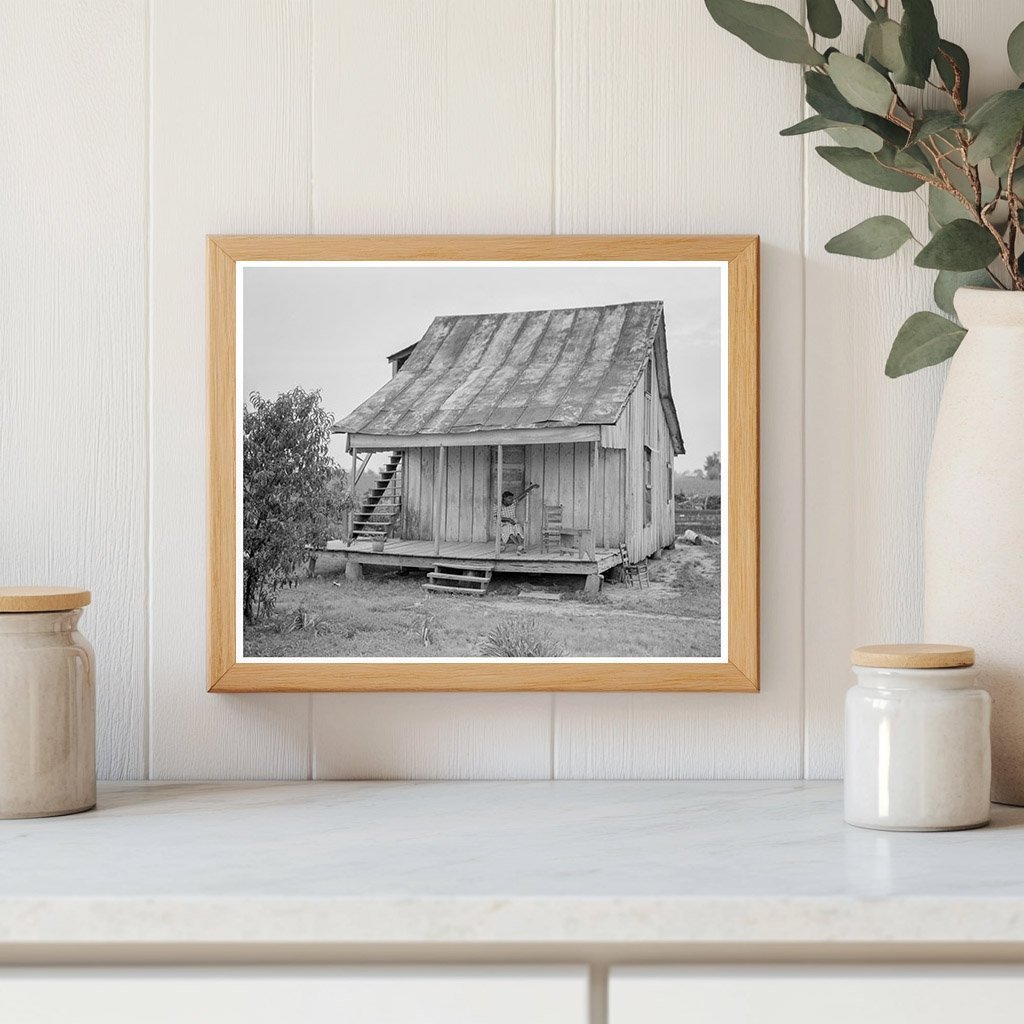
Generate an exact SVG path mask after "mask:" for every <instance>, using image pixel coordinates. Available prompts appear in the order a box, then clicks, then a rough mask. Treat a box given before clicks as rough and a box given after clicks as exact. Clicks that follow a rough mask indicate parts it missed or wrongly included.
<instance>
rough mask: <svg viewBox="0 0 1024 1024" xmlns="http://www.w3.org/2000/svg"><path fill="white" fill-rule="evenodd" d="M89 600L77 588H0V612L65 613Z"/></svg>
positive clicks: (89, 597) (84, 592) (90, 595)
mask: <svg viewBox="0 0 1024 1024" xmlns="http://www.w3.org/2000/svg"><path fill="white" fill-rule="evenodd" d="M91 600H92V594H90V593H89V591H88V590H79V589H78V588H77V587H0V612H67V611H70V610H71V609H72V608H84V607H85V606H86V605H87V604H88V603H89V602H90V601H91Z"/></svg>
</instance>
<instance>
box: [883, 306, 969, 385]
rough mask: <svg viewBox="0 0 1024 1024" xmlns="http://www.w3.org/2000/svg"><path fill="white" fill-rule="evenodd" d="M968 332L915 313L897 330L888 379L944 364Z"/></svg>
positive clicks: (887, 366)
mask: <svg viewBox="0 0 1024 1024" xmlns="http://www.w3.org/2000/svg"><path fill="white" fill-rule="evenodd" d="M966 333H967V332H966V331H965V330H964V329H963V328H962V327H958V326H957V325H956V324H955V323H953V322H952V321H951V320H947V319H946V318H945V317H944V316H939V314H938V313H929V312H921V313H914V315H913V316H911V317H909V318H908V319H907V321H906V323H904V325H903V326H902V327H901V328H900V330H899V334H897V335H896V340H895V341H894V342H893V345H892V350H891V351H890V352H889V358H888V360H887V361H886V364H885V375H886V376H887V377H902V376H903V375H904V374H907V373H913V372H914V371H915V370H922V369H924V368H925V367H926V366H935V365H937V364H938V363H943V362H945V361H946V360H947V359H949V357H950V356H952V355H953V353H954V352H956V350H957V349H958V348H959V347H960V342H961V341H963V338H964V335H965V334H966Z"/></svg>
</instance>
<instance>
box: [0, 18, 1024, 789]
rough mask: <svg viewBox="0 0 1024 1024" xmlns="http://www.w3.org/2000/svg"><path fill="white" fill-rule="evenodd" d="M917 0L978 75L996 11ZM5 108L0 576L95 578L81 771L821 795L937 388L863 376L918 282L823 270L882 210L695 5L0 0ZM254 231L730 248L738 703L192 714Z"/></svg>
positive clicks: (538, 697)
mask: <svg viewBox="0 0 1024 1024" xmlns="http://www.w3.org/2000/svg"><path fill="white" fill-rule="evenodd" d="M938 6H939V9H940V16H941V17H942V20H943V26H944V29H945V32H946V33H947V35H951V36H952V37H953V38H955V39H959V40H962V41H964V42H966V43H967V46H968V49H969V51H971V52H972V53H973V54H974V55H975V81H976V83H977V86H978V87H979V88H981V89H987V88H992V87H995V86H996V85H1002V84H1009V81H1008V77H1007V76H1008V71H1007V69H1005V68H1004V62H1003V61H1002V60H1001V58H1000V56H999V53H998V51H999V50H1000V49H1001V45H1002V43H1001V41H1002V40H1004V39H1005V38H1006V35H1007V34H1008V32H1009V29H1010V28H1012V26H1013V25H1014V24H1015V23H1016V21H1018V20H1019V19H1020V17H1021V13H1020V10H1019V0H991V2H990V3H988V4H986V17H985V19H984V23H982V19H980V18H977V17H975V16H973V15H972V8H973V7H974V5H972V4H966V3H963V2H960V0H939V4H938ZM786 7H787V9H789V10H790V11H791V12H793V13H796V12H797V11H798V9H799V3H798V0H786ZM857 17H859V16H858V15H856V14H855V13H852V14H851V18H857ZM991 40H997V41H999V45H998V46H996V44H994V43H992V42H991ZM986 50H987V51H988V52H991V53H993V54H994V56H993V58H992V60H991V63H990V66H986V65H985V64H984V63H983V62H982V61H981V60H980V54H982V53H983V52H986ZM0 90H2V92H3V95H4V97H5V102H4V103H3V104H0V139H2V142H3V145H2V146H0V184H2V187H3V193H2V195H3V198H2V200H0V238H2V239H3V245H4V247H5V250H6V251H5V256H4V259H3V261H2V262H0V282H2V301H0V346H2V348H0V355H2V363H0V399H2V401H0V480H3V482H4V495H3V501H2V503H0V579H2V580H5V581H7V580H11V581H14V580H18V581H31V580H50V581H67V582H75V583H83V584H85V585H88V586H90V587H92V588H93V590H94V591H95V604H94V606H93V607H92V608H91V609H90V611H89V612H88V616H87V618H86V620H85V628H86V630H87V632H88V633H89V635H90V636H91V637H92V638H93V640H94V642H95V645H96V647H97V651H98V655H99V661H100V760H101V772H102V774H103V775H104V776H107V777H113V778H139V777H145V776H147V775H148V776H151V777H154V778H204V777H206V778H237V777H257V778H260V777H275V778H277V777H279V778H304V777H306V776H307V775H308V774H310V773H314V774H315V775H317V776H318V777H324V778H337V777H357V778H359V777H369V778H375V777H403V776H412V777H421V778H430V777H443V778H484V777H521V778H548V777H552V776H554V777H577V778H580V777H585V778H594V777H627V778H637V777H656V778H660V777H669V776H684V777H686V776H692V777H730V776H732V777H762V778H766V777H796V776H799V775H801V774H802V773H804V772H805V771H806V772H807V773H808V774H809V775H811V776H812V777H829V776H834V775H836V774H838V773H839V771H840V770H841V760H840V746H841V744H840V736H841V722H840V714H841V711H840V706H841V697H842V693H843V690H844V689H845V687H846V685H847V673H846V667H845V661H846V649H847V648H848V647H849V646H850V645H851V644H852V643H853V642H855V641H857V640H861V639H867V638H879V639H893V638H897V637H905V638H913V637H914V636H916V633H917V630H918V628H919V618H920V615H919V608H920V581H919V577H920V559H919V536H920V528H919V520H920V498H921V490H922V481H923V473H924V465H925V459H926V456H927V450H928V444H929V440H930V433H931V426H932V421H933V417H934V412H935V407H936V403H937V400H938V396H939V393H940V389H941V380H942V371H932V372H929V373H926V374H922V375H918V376H917V377H915V378H913V379H911V380H907V381H902V382H898V383H892V382H889V381H886V380H885V379H884V377H883V376H882V374H881V368H882V365H883V363H884V358H885V352H886V349H887V345H888V341H889V339H890V338H891V336H892V334H893V332H894V330H895V328H896V326H897V325H898V323H899V322H901V320H902V318H903V317H904V316H905V315H906V314H907V313H908V312H910V311H911V310H912V309H914V308H916V304H918V303H919V302H920V301H921V299H922V296H924V295H925V294H926V284H925V282H924V281H923V280H922V277H921V275H919V274H915V273H911V272H910V269H909V267H908V264H907V262H906V261H904V262H903V263H897V264H887V265H870V266H869V265H864V264H857V263H855V262H853V261H848V260H842V259H837V258H832V257H826V256H825V255H824V254H823V253H821V244H822V242H823V241H824V240H825V239H827V238H828V237H829V236H830V235H831V234H833V233H835V231H837V230H840V229H842V228H844V227H847V226H849V225H850V224H852V223H855V222H856V221H857V220H858V219H860V218H861V217H863V216H866V215H868V214H870V213H872V212H878V211H879V210H880V209H881V208H882V207H883V206H884V207H885V208H886V209H889V208H891V207H893V205H894V204H893V202H885V203H881V202H880V201H879V199H878V198H877V196H875V195H874V194H873V193H871V192H869V191H868V190H862V189H860V188H859V187H858V186H856V185H855V184H852V183H850V182H848V181H846V180H843V179H840V178H839V176H838V175H837V174H836V173H834V172H833V171H831V169H830V168H828V167H826V166H824V165H822V164H821V162H820V161H817V160H816V159H807V158H806V150H805V147H804V145H803V144H802V143H801V142H799V141H794V140H784V139H780V138H779V137H778V136H777V134H776V133H777V131H778V129H779V128H780V127H782V126H783V125H785V124H789V123H791V122H793V121H796V120H798V119H799V118H800V116H801V114H802V104H801V98H800V89H799V80H798V75H797V72H796V70H795V69H792V68H786V67H781V66H779V65H776V64H771V63H769V62H767V61H764V60H762V59H760V58H759V57H757V56H756V55H754V54H753V53H751V52H750V51H749V50H748V49H746V48H745V47H744V46H743V45H742V44H740V43H739V42H737V41H736V40H734V39H732V38H731V37H729V36H727V35H725V34H724V33H723V32H722V31H721V30H719V29H717V28H716V27H715V26H714V25H713V24H712V23H711V21H710V19H709V18H708V16H707V15H706V13H705V11H704V8H703V4H701V3H699V2H698V0H378V2H374V3H366V2H365V0H217V2H216V3H209V2H208V0H205V2H199V0H151V2H150V3H147V2H145V0H94V2H92V3H90V4H88V5H84V4H79V3H74V2H72V0H46V2H44V3H38V2H36V0H6V2H5V3H4V4H3V6H2V8H0ZM900 202H901V201H900ZM908 202H913V200H909V201H908ZM283 231H289V232H337V233H344V232H481V233H486V232H510V233H516V232H531V233H533V232H536V233H546V232H581V233H583V232H628V233H647V232H705V233H726V232H757V233H759V234H760V235H761V236H762V239H763V244H764V250H763V252H764V255H763V338H762V344H763V381H764V383H763V422H762V427H763V452H762V459H763V480H764V483H763V493H762V499H763V537H764V545H763V560H762V566H763V570H762V571H763V587H764V625H763V638H762V645H763V659H764V661H763V665H764V674H763V692H762V693H760V694H758V695H753V696H716V695H696V694H695V695H616V694H601V695H587V694H572V695H559V696H551V695H543V694H506V695H499V694H486V695H485V694H476V695H469V694H466V695H458V694H438V695H432V694H415V695H399V694H390V695H385V694H377V695H356V694H352V695H341V694H337V695H324V696H317V697H307V696H276V695H271V696H262V697H261V696H225V695H209V694H207V693H206V692H205V686H204V679H205V658H206V634H205V622H206V609H205V593H206V583H205V579H206V558H205V538H206V523H205V506H206V485H205V453H206V436H205V417H206V413H205V375H206V371H205V338H204V331H205V305H204V303H205V267H204V248H203V239H204V236H205V235H206V234H208V233H220V232H283ZM893 270H896V273H895V274H894V273H893Z"/></svg>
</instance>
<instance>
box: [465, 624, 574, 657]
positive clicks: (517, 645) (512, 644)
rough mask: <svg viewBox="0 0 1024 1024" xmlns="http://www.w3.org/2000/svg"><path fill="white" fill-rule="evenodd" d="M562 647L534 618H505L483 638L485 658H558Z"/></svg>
mask: <svg viewBox="0 0 1024 1024" xmlns="http://www.w3.org/2000/svg"><path fill="white" fill-rule="evenodd" d="M563 650H564V648H563V647H562V644H561V643H559V642H558V641H557V640H556V639H555V638H554V637H553V636H552V635H551V634H550V633H549V632H548V630H546V629H545V628H544V627H543V626H541V625H540V624H539V623H538V622H537V620H536V619H526V618H520V619H507V620H506V621H504V622H500V623H499V624H498V625H497V626H495V627H494V629H492V630H491V631H490V632H489V633H488V634H487V636H485V637H484V639H483V641H482V642H481V644H480V654H482V655H483V656H484V657H485V658H559V657H561V656H562V652H563Z"/></svg>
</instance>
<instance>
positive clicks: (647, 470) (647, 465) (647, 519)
mask: <svg viewBox="0 0 1024 1024" xmlns="http://www.w3.org/2000/svg"><path fill="white" fill-rule="evenodd" d="M651 455H652V452H651V449H650V448H648V447H647V445H644V526H650V525H651V509H652V503H653V494H652V493H651V492H652V490H653V487H652V484H653V482H654V479H653V477H652V475H651Z"/></svg>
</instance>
